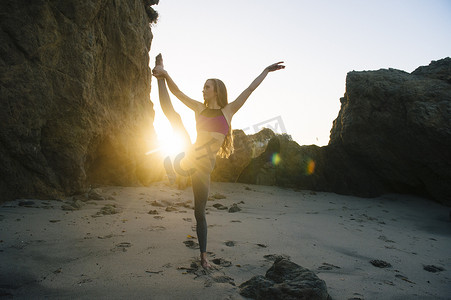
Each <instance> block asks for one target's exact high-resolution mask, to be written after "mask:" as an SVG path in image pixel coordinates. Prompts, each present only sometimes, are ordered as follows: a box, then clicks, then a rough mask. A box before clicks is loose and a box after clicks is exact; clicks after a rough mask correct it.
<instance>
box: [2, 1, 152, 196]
mask: <svg viewBox="0 0 451 300" xmlns="http://www.w3.org/2000/svg"><path fill="white" fill-rule="evenodd" d="M144 2H146V1H144ZM144 2H143V1H142V0H135V1H120V0H118V1H95V0H89V1H82V0H68V1H50V0H38V1H15V0H7V1H1V4H0V11H1V15H2V17H1V18H0V53H1V55H0V82H1V91H0V93H1V102H0V106H1V107H0V118H1V119H2V123H1V127H0V141H1V143H0V195H1V196H0V201H2V200H7V199H12V198H17V197H59V196H61V195H63V194H73V193H77V192H78V193H80V192H82V191H85V190H86V189H87V188H88V186H90V185H94V184H115V185H136V184H139V183H140V177H143V176H144V177H146V176H148V175H147V174H149V172H146V171H149V170H153V169H155V165H156V163H154V162H153V161H149V158H148V157H146V156H145V155H144V153H146V152H147V151H148V150H150V148H152V146H153V141H154V140H155V133H154V130H153V126H152V122H153V118H154V110H153V106H152V103H151V102H150V98H149V94H150V81H151V72H150V69H149V56H148V53H149V50H150V45H151V40H152V33H151V30H150V26H149V22H153V21H154V20H152V19H150V18H149V15H151V16H153V17H155V14H153V15H152V10H150V9H149V4H148V3H147V4H146V5H145V3H144ZM157 2H158V1H157ZM146 160H147V161H146ZM143 162H146V163H147V167H145V168H144V170H146V171H143V170H141V174H139V173H138V171H139V169H140V167H141V166H143ZM141 169H142V168H141ZM155 173H158V172H154V173H153V174H155ZM143 174H144V175H143ZM152 176H153V175H152ZM144 179H149V178H144Z"/></svg>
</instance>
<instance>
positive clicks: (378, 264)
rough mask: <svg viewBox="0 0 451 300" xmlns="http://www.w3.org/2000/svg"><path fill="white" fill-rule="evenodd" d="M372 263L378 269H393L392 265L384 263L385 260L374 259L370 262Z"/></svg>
mask: <svg viewBox="0 0 451 300" xmlns="http://www.w3.org/2000/svg"><path fill="white" fill-rule="evenodd" d="M370 263H371V264H372V265H373V266H375V267H378V268H390V267H391V264H390V263H388V262H386V261H383V260H379V259H373V260H371V261H370Z"/></svg>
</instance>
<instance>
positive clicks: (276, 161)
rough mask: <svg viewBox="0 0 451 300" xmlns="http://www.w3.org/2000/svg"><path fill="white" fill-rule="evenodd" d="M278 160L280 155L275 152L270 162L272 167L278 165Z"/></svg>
mask: <svg viewBox="0 0 451 300" xmlns="http://www.w3.org/2000/svg"><path fill="white" fill-rule="evenodd" d="M280 160H281V158H280V155H279V153H277V152H276V153H274V154H273V155H272V157H271V162H272V164H273V166H277V165H278V164H279V163H280Z"/></svg>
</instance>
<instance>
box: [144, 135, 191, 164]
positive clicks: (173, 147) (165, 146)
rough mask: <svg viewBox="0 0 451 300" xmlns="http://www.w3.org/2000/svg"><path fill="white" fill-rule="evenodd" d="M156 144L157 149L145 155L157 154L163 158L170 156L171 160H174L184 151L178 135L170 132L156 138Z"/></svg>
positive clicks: (181, 140)
mask: <svg viewBox="0 0 451 300" xmlns="http://www.w3.org/2000/svg"><path fill="white" fill-rule="evenodd" d="M158 144H159V147H158V148H156V149H152V150H150V151H149V152H147V153H146V155H150V154H153V153H156V152H158V153H160V154H161V155H162V156H163V157H165V156H170V157H171V158H174V157H175V156H176V155H178V154H179V153H181V152H184V151H185V150H186V149H185V148H184V144H183V139H182V138H181V137H180V136H179V135H178V134H175V133H172V132H171V133H170V134H167V135H163V136H161V137H158Z"/></svg>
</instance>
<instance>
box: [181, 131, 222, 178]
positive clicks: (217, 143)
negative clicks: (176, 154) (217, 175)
mask: <svg viewBox="0 0 451 300" xmlns="http://www.w3.org/2000/svg"><path fill="white" fill-rule="evenodd" d="M224 137H225V136H224V135H223V134H221V133H217V132H206V131H199V132H198V133H197V139H196V142H195V143H194V144H193V145H192V146H191V147H190V149H188V150H187V152H186V155H185V157H184V158H183V159H182V160H181V162H180V166H181V167H182V169H184V170H187V171H188V170H193V169H194V170H196V171H200V172H202V173H207V174H210V173H211V171H213V168H214V166H215V162H216V154H217V153H218V151H219V149H220V148H221V146H222V143H223V141H224Z"/></svg>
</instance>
